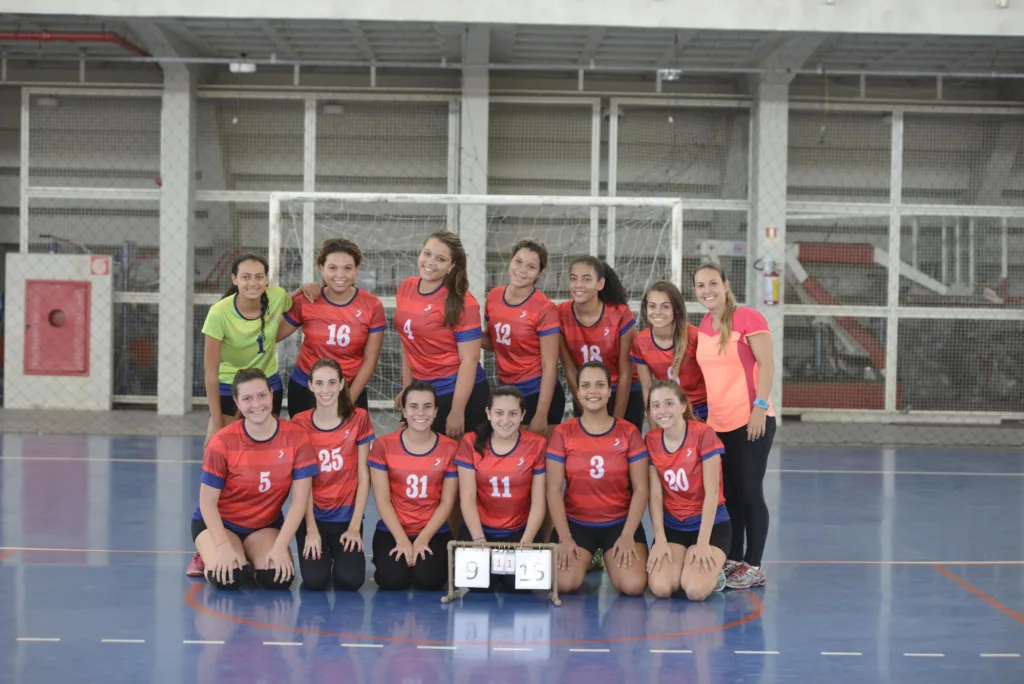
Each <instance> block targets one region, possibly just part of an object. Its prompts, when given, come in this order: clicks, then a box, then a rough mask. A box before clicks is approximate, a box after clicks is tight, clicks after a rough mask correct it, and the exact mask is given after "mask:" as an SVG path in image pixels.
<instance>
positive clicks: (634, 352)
mask: <svg viewBox="0 0 1024 684" xmlns="http://www.w3.org/2000/svg"><path fill="white" fill-rule="evenodd" d="M673 356H675V350H674V349H673V348H672V347H669V348H668V349H665V348H663V347H659V346H658V343H657V342H655V341H654V329H653V328H647V329H645V330H641V331H640V332H638V333H637V334H636V337H634V338H633V346H632V347H630V350H629V358H630V359H632V361H633V363H637V364H640V365H642V366H647V368H648V369H650V371H651V375H652V376H653V377H654V379H655V380H665V379H668V378H671V379H672V380H675V381H676V383H677V384H678V385H679V386H680V387H682V388H683V391H684V392H686V399H687V400H688V401H689V402H690V405H691V406H701V405H703V404H706V403H708V390H707V388H706V387H705V386H704V375H703V373H701V372H700V365H698V364H697V326H695V325H687V326H686V352H685V355H684V356H683V362H682V364H681V365H680V366H679V375H678V377H673V376H672V357H673Z"/></svg>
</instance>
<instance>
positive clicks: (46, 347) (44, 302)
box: [24, 280, 92, 377]
mask: <svg viewBox="0 0 1024 684" xmlns="http://www.w3.org/2000/svg"><path fill="white" fill-rule="evenodd" d="M91 294H92V285H91V284H90V283H89V282H88V281H74V280H26V281H25V362H24V373H25V375H64V376H79V377H80V376H86V375H89V328H90V320H89V315H90V311H89V299H90V296H91Z"/></svg>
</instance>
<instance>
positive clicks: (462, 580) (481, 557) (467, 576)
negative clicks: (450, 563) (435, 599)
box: [455, 547, 491, 589]
mask: <svg viewBox="0 0 1024 684" xmlns="http://www.w3.org/2000/svg"><path fill="white" fill-rule="evenodd" d="M490 569H491V559H490V550H489V549H471V548H464V547H458V548H456V549H455V586H456V587H459V588H468V589H487V588H488V587H489V586H491V573H490Z"/></svg>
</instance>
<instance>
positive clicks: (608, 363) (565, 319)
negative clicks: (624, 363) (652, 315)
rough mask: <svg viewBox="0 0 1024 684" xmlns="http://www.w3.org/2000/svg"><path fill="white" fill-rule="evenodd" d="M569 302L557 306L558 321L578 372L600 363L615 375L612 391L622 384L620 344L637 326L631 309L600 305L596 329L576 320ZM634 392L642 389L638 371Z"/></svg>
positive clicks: (615, 305) (634, 370)
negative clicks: (584, 367) (593, 363)
mask: <svg viewBox="0 0 1024 684" xmlns="http://www.w3.org/2000/svg"><path fill="white" fill-rule="evenodd" d="M572 304H573V302H572V300H571V299H570V300H569V301H567V302H562V303H561V304H559V305H558V318H559V322H560V323H561V327H562V336H563V337H565V344H566V346H567V347H568V348H569V354H570V355H571V356H572V361H573V363H575V364H576V367H577V368H579V367H580V366H582V365H583V364H584V363H586V362H587V361H601V362H602V363H604V365H605V367H606V368H607V369H608V370H609V372H611V374H612V391H613V392H614V391H615V387H616V385H617V384H618V382H619V343H620V341H621V339H622V337H623V336H624V335H625V334H626V333H628V332H629V331H630V330H632V329H633V327H634V326H635V325H636V319H635V318H634V317H633V312H632V311H630V310H629V307H628V306H625V305H623V304H604V303H602V304H601V315H600V316H599V317H598V319H597V322H596V323H594V324H593V325H583V324H582V323H580V320H579V319H578V318H576V310H575V309H574V308H573V305H572ZM631 389H632V390H638V389H640V381H639V379H638V378H637V374H636V369H635V368H634V369H633V386H632V388H631Z"/></svg>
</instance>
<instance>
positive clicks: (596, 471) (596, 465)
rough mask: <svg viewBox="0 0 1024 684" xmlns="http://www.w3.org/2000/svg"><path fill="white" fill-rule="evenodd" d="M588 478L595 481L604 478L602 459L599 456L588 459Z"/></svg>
mask: <svg viewBox="0 0 1024 684" xmlns="http://www.w3.org/2000/svg"><path fill="white" fill-rule="evenodd" d="M590 466H591V467H590V477H592V478H594V479H595V480H600V479H601V478H602V477H604V458H602V457H601V456H594V457H593V458H592V459H590Z"/></svg>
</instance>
